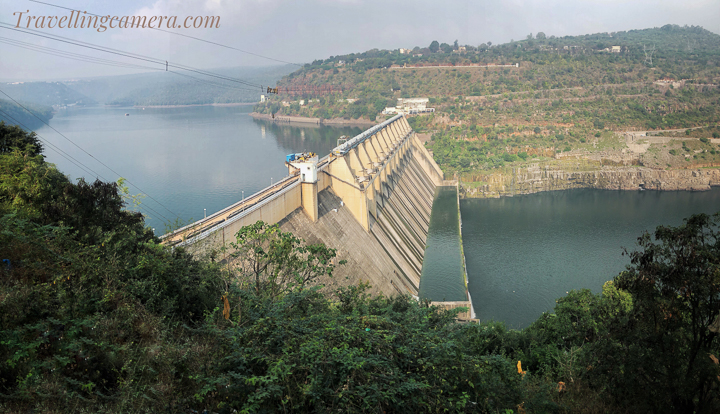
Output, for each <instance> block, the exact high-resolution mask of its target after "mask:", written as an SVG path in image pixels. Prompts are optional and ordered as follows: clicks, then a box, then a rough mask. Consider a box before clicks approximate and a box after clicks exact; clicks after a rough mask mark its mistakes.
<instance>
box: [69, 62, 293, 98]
mask: <svg viewBox="0 0 720 414" xmlns="http://www.w3.org/2000/svg"><path fill="white" fill-rule="evenodd" d="M294 68H295V67H294V66H270V67H260V68H223V69H211V70H209V71H210V72H213V73H215V74H218V75H222V76H226V77H230V78H233V79H240V80H243V81H246V82H248V83H253V84H258V85H264V86H274V85H275V83H276V82H277V81H278V80H279V79H280V78H282V77H283V76H285V75H287V74H289V73H290V72H292V70H293V69H294ZM176 71H177V70H176ZM177 72H181V73H182V74H184V75H190V76H192V77H193V78H199V79H202V80H203V81H199V80H196V79H192V78H188V77H186V76H182V75H178V74H176V73H172V72H164V71H161V72H157V73H143V74H137V75H125V76H108V77H102V78H93V79H83V80H77V81H70V82H66V83H65V84H66V85H67V86H68V87H70V88H72V89H74V90H76V91H78V92H80V93H82V94H85V95H87V96H90V97H92V98H93V99H95V100H97V101H98V102H100V103H103V104H106V105H124V106H129V105H147V106H150V105H197V104H213V103H250V102H257V101H259V100H260V94H261V91H260V86H258V87H257V88H252V87H249V86H247V85H244V84H242V83H238V82H232V81H227V80H222V79H217V78H213V77H207V76H203V75H200V74H197V73H193V72H183V71H177Z"/></svg>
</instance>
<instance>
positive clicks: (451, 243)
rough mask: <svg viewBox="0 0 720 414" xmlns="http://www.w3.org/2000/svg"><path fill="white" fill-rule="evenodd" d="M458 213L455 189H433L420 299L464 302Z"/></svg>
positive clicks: (465, 298) (465, 297)
mask: <svg viewBox="0 0 720 414" xmlns="http://www.w3.org/2000/svg"><path fill="white" fill-rule="evenodd" d="M458 214H459V212H458V204H457V188H456V187H436V189H435V199H434V201H433V207H432V213H431V214H430V228H429V230H428V238H427V242H426V247H425V258H424V259H423V268H422V276H421V278H420V292H419V296H420V297H421V298H428V299H430V300H434V301H462V300H467V296H466V295H465V279H464V278H463V269H462V250H461V248H460V222H459V220H458Z"/></svg>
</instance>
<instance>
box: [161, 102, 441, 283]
mask: <svg viewBox="0 0 720 414" xmlns="http://www.w3.org/2000/svg"><path fill="white" fill-rule="evenodd" d="M310 155H314V154H310ZM291 158H292V157H291V156H288V160H286V165H287V167H288V171H289V176H288V177H286V178H284V179H283V180H281V181H279V182H277V183H275V184H274V185H272V186H270V187H268V188H265V189H263V190H261V191H259V192H258V193H256V194H254V195H252V196H250V197H247V198H246V199H244V200H242V201H240V202H238V203H236V204H233V205H232V206H230V207H227V208H225V209H223V210H221V211H219V212H217V213H215V214H213V215H211V216H208V217H207V218H205V219H203V220H200V221H198V222H195V223H193V224H191V225H188V226H185V227H183V228H180V229H178V230H176V231H174V232H173V233H169V234H167V235H165V236H163V239H164V243H166V244H169V245H174V246H187V247H188V248H192V249H193V251H194V252H197V254H202V253H207V252H209V251H211V250H215V251H219V250H220V248H221V247H228V248H229V245H230V242H233V241H234V240H235V234H236V233H237V232H238V230H240V228H242V227H243V226H246V225H250V224H253V223H255V222H256V221H258V220H262V221H264V222H266V223H271V224H274V223H278V225H279V227H280V228H281V230H283V231H287V232H291V233H293V234H294V235H296V236H297V237H301V238H303V239H305V241H306V242H308V243H324V244H325V245H326V246H328V247H331V248H334V249H336V250H337V260H338V261H340V260H345V261H347V263H346V264H345V265H344V266H338V267H337V268H336V271H335V274H334V277H333V278H330V279H327V280H322V281H321V282H322V283H324V284H325V285H326V286H329V287H339V286H346V285H348V284H357V283H360V282H368V283H369V284H370V285H371V286H372V288H371V292H372V293H383V294H385V295H393V294H398V293H400V294H410V295H413V296H417V295H418V292H419V287H420V278H421V275H422V269H423V258H424V254H425V248H426V241H427V238H428V228H429V224H430V215H431V210H432V206H433V198H434V195H435V189H436V187H438V186H442V185H443V183H444V181H443V173H442V171H441V170H440V168H439V167H438V166H437V164H436V163H435V161H434V160H433V159H432V157H431V155H430V154H429V153H428V151H427V150H426V149H425V147H424V146H423V145H422V143H421V142H420V141H419V140H418V138H417V137H416V136H415V133H414V132H413V130H412V129H411V127H410V125H409V124H408V122H407V120H406V119H405V118H404V117H403V116H402V115H398V116H395V117H393V118H391V119H389V120H387V121H385V122H383V123H381V124H378V125H376V126H374V127H372V128H370V129H368V130H366V131H364V132H362V133H361V134H359V135H357V136H355V137H353V138H352V139H349V140H347V141H346V142H344V143H339V145H338V146H337V147H336V148H335V149H333V151H332V152H331V153H330V154H329V155H327V156H325V157H323V158H320V159H318V158H317V156H315V157H314V158H313V157H303V158H300V159H291Z"/></svg>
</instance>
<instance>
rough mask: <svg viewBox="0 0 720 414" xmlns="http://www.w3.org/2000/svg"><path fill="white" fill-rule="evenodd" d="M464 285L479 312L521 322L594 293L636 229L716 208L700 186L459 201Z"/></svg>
mask: <svg viewBox="0 0 720 414" xmlns="http://www.w3.org/2000/svg"><path fill="white" fill-rule="evenodd" d="M460 210H461V213H462V222H463V228H462V235H463V247H464V250H465V259H466V263H467V272H468V288H469V291H470V295H471V296H472V300H473V305H474V309H475V312H476V313H477V315H478V318H480V319H481V320H497V321H503V322H505V323H506V324H507V325H508V327H511V328H522V327H525V326H527V325H528V324H530V323H531V322H532V321H534V320H535V319H537V318H538V317H539V316H540V315H541V314H542V313H543V312H545V311H549V310H552V308H553V306H554V305H555V300H556V299H557V298H559V297H561V296H563V295H565V294H566V292H567V291H569V290H571V289H582V288H588V289H591V290H592V291H593V292H600V290H601V288H602V284H603V283H604V282H605V281H607V280H611V279H612V278H613V277H614V276H615V275H617V274H618V273H619V272H620V271H622V270H624V269H625V266H626V265H627V264H629V259H628V257H627V256H622V252H623V250H622V248H623V247H626V248H628V250H630V251H632V250H634V249H635V247H636V241H637V238H638V236H640V235H641V234H642V232H643V231H645V230H648V231H651V230H654V229H655V228H656V227H657V226H658V225H665V224H667V225H674V226H676V225H679V224H682V219H683V218H685V217H688V216H690V215H691V214H694V213H715V212H717V211H719V210H720V188H713V189H712V190H711V191H706V192H686V191H672V192H661V191H608V190H590V189H581V190H568V191H553V192H546V193H538V194H531V195H524V196H516V197H506V198H500V199H493V200H477V199H476V200H461V202H460Z"/></svg>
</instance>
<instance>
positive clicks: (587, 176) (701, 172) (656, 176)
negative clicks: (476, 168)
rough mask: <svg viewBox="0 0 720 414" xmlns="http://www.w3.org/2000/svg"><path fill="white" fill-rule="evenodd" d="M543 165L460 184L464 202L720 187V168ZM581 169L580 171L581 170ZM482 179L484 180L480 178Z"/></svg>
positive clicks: (705, 189)
mask: <svg viewBox="0 0 720 414" xmlns="http://www.w3.org/2000/svg"><path fill="white" fill-rule="evenodd" d="M559 167H560V168H558V166H555V167H549V166H547V165H542V164H540V163H537V164H534V165H530V166H527V167H520V168H514V169H513V170H514V171H513V173H511V174H508V173H502V172H498V173H493V174H488V175H484V176H482V180H481V181H462V180H461V181H460V184H461V186H460V191H461V198H463V199H474V198H477V199H485V198H500V197H513V196H516V195H525V194H535V193H540V192H545V191H559V190H571V189H575V188H592V189H598V190H625V191H650V190H656V191H709V190H710V189H711V188H712V187H720V168H713V167H710V168H708V167H704V168H703V167H701V166H693V167H690V168H683V169H668V170H658V169H652V168H648V167H641V166H635V167H601V168H587V167H588V165H585V166H584V167H581V166H580V165H575V166H571V165H563V166H559ZM578 167H580V168H578ZM478 178H481V177H478Z"/></svg>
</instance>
